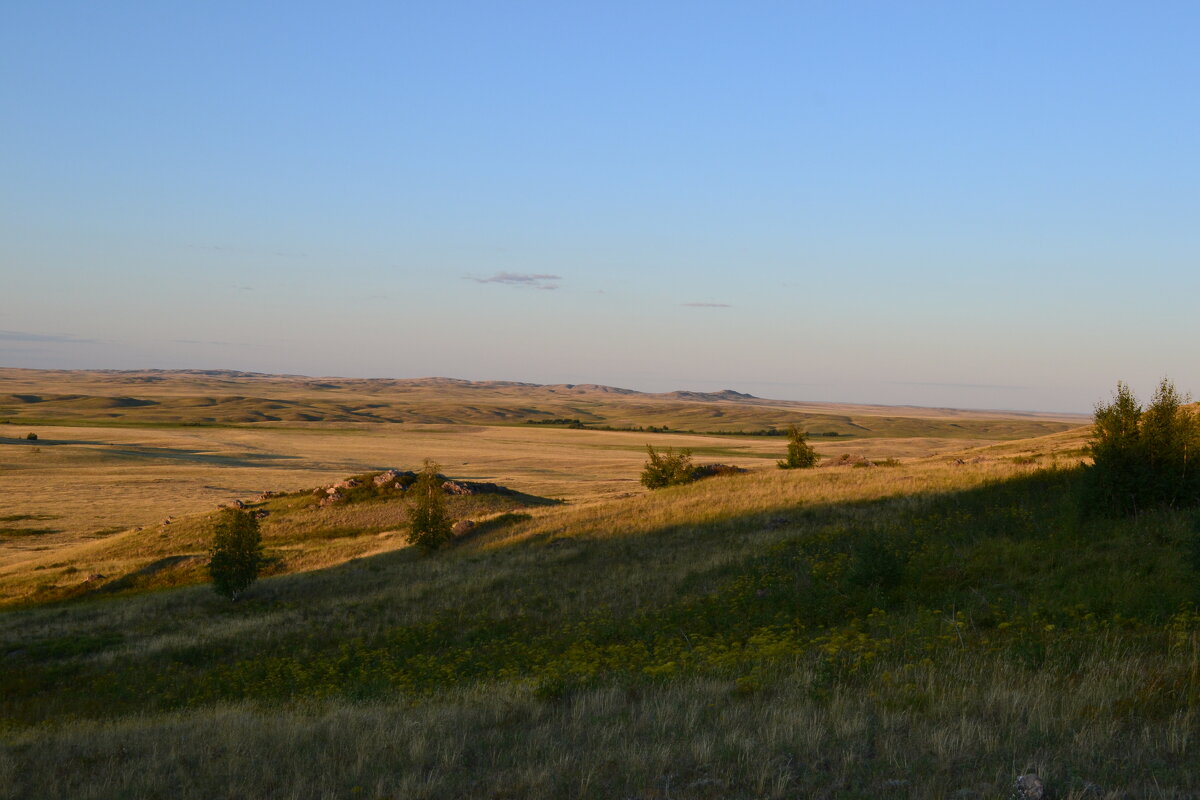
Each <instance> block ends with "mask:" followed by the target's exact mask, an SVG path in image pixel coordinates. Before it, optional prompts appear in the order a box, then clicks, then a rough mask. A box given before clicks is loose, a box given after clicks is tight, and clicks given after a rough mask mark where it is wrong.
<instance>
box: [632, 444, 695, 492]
mask: <svg viewBox="0 0 1200 800" xmlns="http://www.w3.org/2000/svg"><path fill="white" fill-rule="evenodd" d="M646 455H647V456H648V458H647V460H646V465H645V467H644V468H643V469H642V485H643V486H645V487H646V488H647V489H661V488H663V487H665V486H679V485H680V484H683V483H691V482H692V481H694V480H696V469H695V467H693V466H692V451H691V450H688V449H686V448H685V449H683V450H680V451H678V452H676V451H675V450H674V449H673V448H670V447H668V448H666V449H664V450H663V451H662V452H661V453H659V452H658V451H656V450H655V449H654V447H652V446H651V445H646Z"/></svg>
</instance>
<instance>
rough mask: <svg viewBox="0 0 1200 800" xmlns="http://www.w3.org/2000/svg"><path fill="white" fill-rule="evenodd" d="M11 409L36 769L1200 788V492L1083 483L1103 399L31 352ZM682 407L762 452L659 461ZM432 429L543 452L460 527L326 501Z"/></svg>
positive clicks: (426, 453)
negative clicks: (787, 435) (123, 359)
mask: <svg viewBox="0 0 1200 800" xmlns="http://www.w3.org/2000/svg"><path fill="white" fill-rule="evenodd" d="M0 420H7V424H0V436H2V437H3V438H0V489H2V494H0V519H3V522H0V526H3V533H2V536H0V604H3V605H4V606H5V608H4V609H3V610H0V690H2V691H0V720H2V721H0V736H2V739H0V742H2V748H0V797H4V798H28V797H74V798H110V797H146V798H150V797H163V798H167V797H170V798H192V797H195V798H201V797H203V798H212V797H271V798H276V797H278V798H310V797H320V798H340V797H371V798H379V799H382V798H401V797H403V798H408V797H426V798H443V797H488V798H501V797H510V798H516V797H564V798H566V797H589V798H590V797H597V798H610V797H621V798H663V799H664V800H665V799H666V798H713V799H715V798H765V797H770V798H791V797H825V798H876V797H897V798H898V797H912V798H917V797H920V798H958V800H965V799H966V798H992V797H997V798H999V797H1009V796H1013V791H1014V783H1013V782H1014V780H1015V779H1016V777H1017V776H1019V775H1023V774H1028V773H1033V772H1036V773H1038V774H1039V775H1040V776H1041V777H1042V779H1043V780H1044V781H1045V783H1046V786H1047V787H1048V788H1049V790H1050V791H1051V792H1053V793H1054V795H1055V796H1057V797H1060V798H1078V800H1082V799H1083V798H1112V800H1115V799H1116V798H1127V797H1132V798H1142V797H1145V798H1176V799H1180V800H1181V799H1182V798H1185V797H1196V796H1197V792H1198V791H1200V788H1198V787H1200V767H1197V764H1198V763H1200V758H1198V757H1197V756H1198V748H1197V742H1198V741H1200V613H1197V611H1196V602H1197V600H1200V594H1198V593H1197V589H1196V587H1197V586H1198V585H1200V549H1196V547H1195V542H1196V540H1197V539H1198V538H1200V537H1198V536H1197V533H1196V531H1200V520H1198V519H1197V518H1196V515H1195V514H1194V513H1192V512H1176V511H1163V512H1155V513H1151V514H1143V515H1140V516H1139V517H1137V518H1134V519H1130V520H1098V519H1094V518H1090V517H1087V516H1086V515H1082V514H1081V513H1080V511H1079V509H1078V507H1077V505H1076V504H1075V503H1074V502H1073V501H1072V498H1073V497H1074V495H1075V487H1076V484H1077V480H1078V475H1079V466H1080V464H1081V461H1084V460H1086V458H1087V449H1086V444H1087V440H1088V437H1089V426H1088V423H1089V421H1090V420H1089V418H1087V417H1081V416H1072V415H1047V414H1025V413H1017V412H965V411H956V410H950V409H916V408H888V407H865V406H849V405H833V404H819V403H795V402H777V401H769V400H762V399H759V398H751V397H748V396H744V395H738V394H737V393H733V392H716V393H696V392H679V393H669V394H662V395H647V394H641V393H636V392H629V391H626V390H620V389H613V388H610V387H600V386H578V385H576V386H565V385H564V386H536V385H530V384H518V383H505V382H491V383H471V382H465V381H454V380H449V379H422V380H412V381H361V380H345V379H336V378H330V379H324V378H321V379H314V378H305V377H299V376H263V375H246V374H240V373H227V372H190V373H163V372H138V373H125V372H90V373H69V372H65V373H54V372H37V371H27V370H3V371H0ZM531 420H532V421H533V423H537V424H531V422H530V421H531ZM790 424H796V425H798V426H800V427H802V428H803V429H805V430H807V431H809V432H810V434H812V437H811V441H812V442H813V443H814V445H815V446H816V449H817V451H818V453H819V454H820V455H822V456H823V459H822V460H823V462H824V463H825V464H831V463H832V464H838V465H835V466H822V467H818V468H817V469H813V470H798V471H785V470H778V469H776V468H775V460H776V459H778V458H779V457H780V456H781V455H782V453H783V449H784V444H785V440H784V439H783V438H782V437H779V436H776V435H764V433H765V432H766V431H769V430H770V429H772V428H774V429H776V430H779V429H782V428H784V427H786V426H788V425H790ZM606 428H607V429H606ZM651 428H653V429H654V430H650V429H651ZM664 428H665V429H666V430H664ZM638 429H640V430H638ZM685 431H686V432H685ZM29 433H34V434H36V436H37V438H36V440H33V439H29V438H26V437H27V435H28V434H29ZM834 434H836V435H834ZM647 444H652V445H654V446H655V447H660V446H674V447H687V448H691V449H692V450H693V451H694V455H695V458H696V461H697V462H698V463H715V462H720V463H727V464H734V465H737V466H740V467H744V468H746V469H747V472H745V473H744V474H738V475H730V476H725V477H717V478H711V479H706V480H703V481H698V482H696V483H694V484H690V485H687V486H680V487H674V488H670V489H664V490H659V491H655V492H647V491H646V490H644V489H643V488H642V487H641V486H640V485H639V483H638V474H639V472H640V470H641V467H642V463H643V461H644V459H645V446H646V445H647ZM843 456H845V457H846V458H844V459H843V458H842V457H843ZM425 458H432V459H435V460H436V461H438V462H439V463H440V464H442V466H443V472H445V473H446V474H447V476H449V477H450V478H452V479H455V480H461V481H482V482H492V483H497V484H501V485H503V486H505V487H508V488H509V489H511V490H512V492H511V493H507V494H502V495H487V494H484V495H476V496H464V497H449V498H448V502H449V503H450V508H451V512H452V514H454V515H455V516H456V517H461V518H467V517H469V518H471V519H473V520H476V521H477V522H478V523H479V526H478V528H477V532H476V533H475V534H473V535H472V536H470V537H469V538H465V539H464V540H462V541H460V542H458V543H457V544H455V546H453V547H451V548H449V549H445V550H441V551H437V552H435V553H432V554H421V553H418V552H415V551H414V550H413V548H409V547H406V546H405V540H404V535H403V531H404V528H405V524H406V510H405V504H404V502H403V501H402V499H397V498H395V497H390V496H384V495H379V496H376V495H371V496H365V497H364V498H363V499H362V501H361V502H354V503H350V504H346V505H344V506H330V507H320V506H319V505H317V504H316V503H315V502H314V500H313V498H314V496H315V495H314V492H313V490H314V489H317V490H320V489H321V488H322V487H325V486H329V485H330V484H332V483H334V482H337V481H340V480H342V479H344V478H346V477H348V476H350V475H356V474H357V475H360V476H364V478H365V479H366V480H368V481H369V477H370V475H371V474H372V473H375V472H378V471H380V470H384V469H387V468H398V469H414V468H417V467H419V466H420V464H421V462H422V461H423V459H425ZM264 492H283V493H284V494H282V495H278V496H269V497H264V496H263V493H264ZM232 500H241V501H243V502H245V503H246V504H247V505H248V506H249V508H251V509H253V510H258V511H265V512H268V515H267V516H265V517H264V518H263V520H262V525H263V536H264V543H265V546H266V550H267V554H268V557H269V558H270V559H271V568H270V570H269V573H270V574H269V575H268V576H266V577H264V578H263V579H262V580H260V581H259V582H258V583H257V584H255V585H254V586H253V587H252V588H251V590H250V591H249V592H248V593H247V595H246V597H245V598H244V599H243V600H240V601H239V602H237V603H230V602H229V601H227V600H224V599H223V598H220V597H218V596H217V595H215V594H214V593H213V592H212V591H211V590H210V589H209V587H208V586H207V585H206V583H205V581H206V576H205V571H204V554H205V551H206V547H207V542H208V535H209V534H208V531H209V530H210V528H209V525H210V522H211V519H212V516H213V514H214V513H215V509H216V508H217V506H219V505H222V504H226V503H229V502H230V501H232ZM167 517H171V521H170V522H169V523H166V522H165V520H166V518H167ZM1193 550H1195V552H1193Z"/></svg>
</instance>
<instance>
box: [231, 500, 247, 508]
mask: <svg viewBox="0 0 1200 800" xmlns="http://www.w3.org/2000/svg"><path fill="white" fill-rule="evenodd" d="M229 505H231V506H232V507H234V508H245V507H246V504H245V503H243V502H242V501H241V500H233V501H232V502H230V503H229Z"/></svg>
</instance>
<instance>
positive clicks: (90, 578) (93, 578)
mask: <svg viewBox="0 0 1200 800" xmlns="http://www.w3.org/2000/svg"><path fill="white" fill-rule="evenodd" d="M102 580H104V575H103V574H101V573H99V572H93V573H92V574H91V575H88V576H87V577H86V578H84V579H83V582H84V583H91V582H92V581H102Z"/></svg>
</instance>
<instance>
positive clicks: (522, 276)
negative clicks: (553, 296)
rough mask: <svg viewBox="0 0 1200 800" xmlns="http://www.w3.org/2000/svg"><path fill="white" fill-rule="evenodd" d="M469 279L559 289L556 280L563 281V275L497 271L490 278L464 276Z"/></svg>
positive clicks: (479, 281)
mask: <svg viewBox="0 0 1200 800" xmlns="http://www.w3.org/2000/svg"><path fill="white" fill-rule="evenodd" d="M464 279H465V280H468V281H475V282H476V283H501V284H504V285H505V286H529V287H532V288H535V289H557V288H558V284H557V283H554V281H561V280H562V276H561V275H548V274H544V273H540V272H537V273H534V272H497V273H496V274H495V275H493V276H491V277H490V278H476V277H474V276H473V275H467V276H465V278H464Z"/></svg>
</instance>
